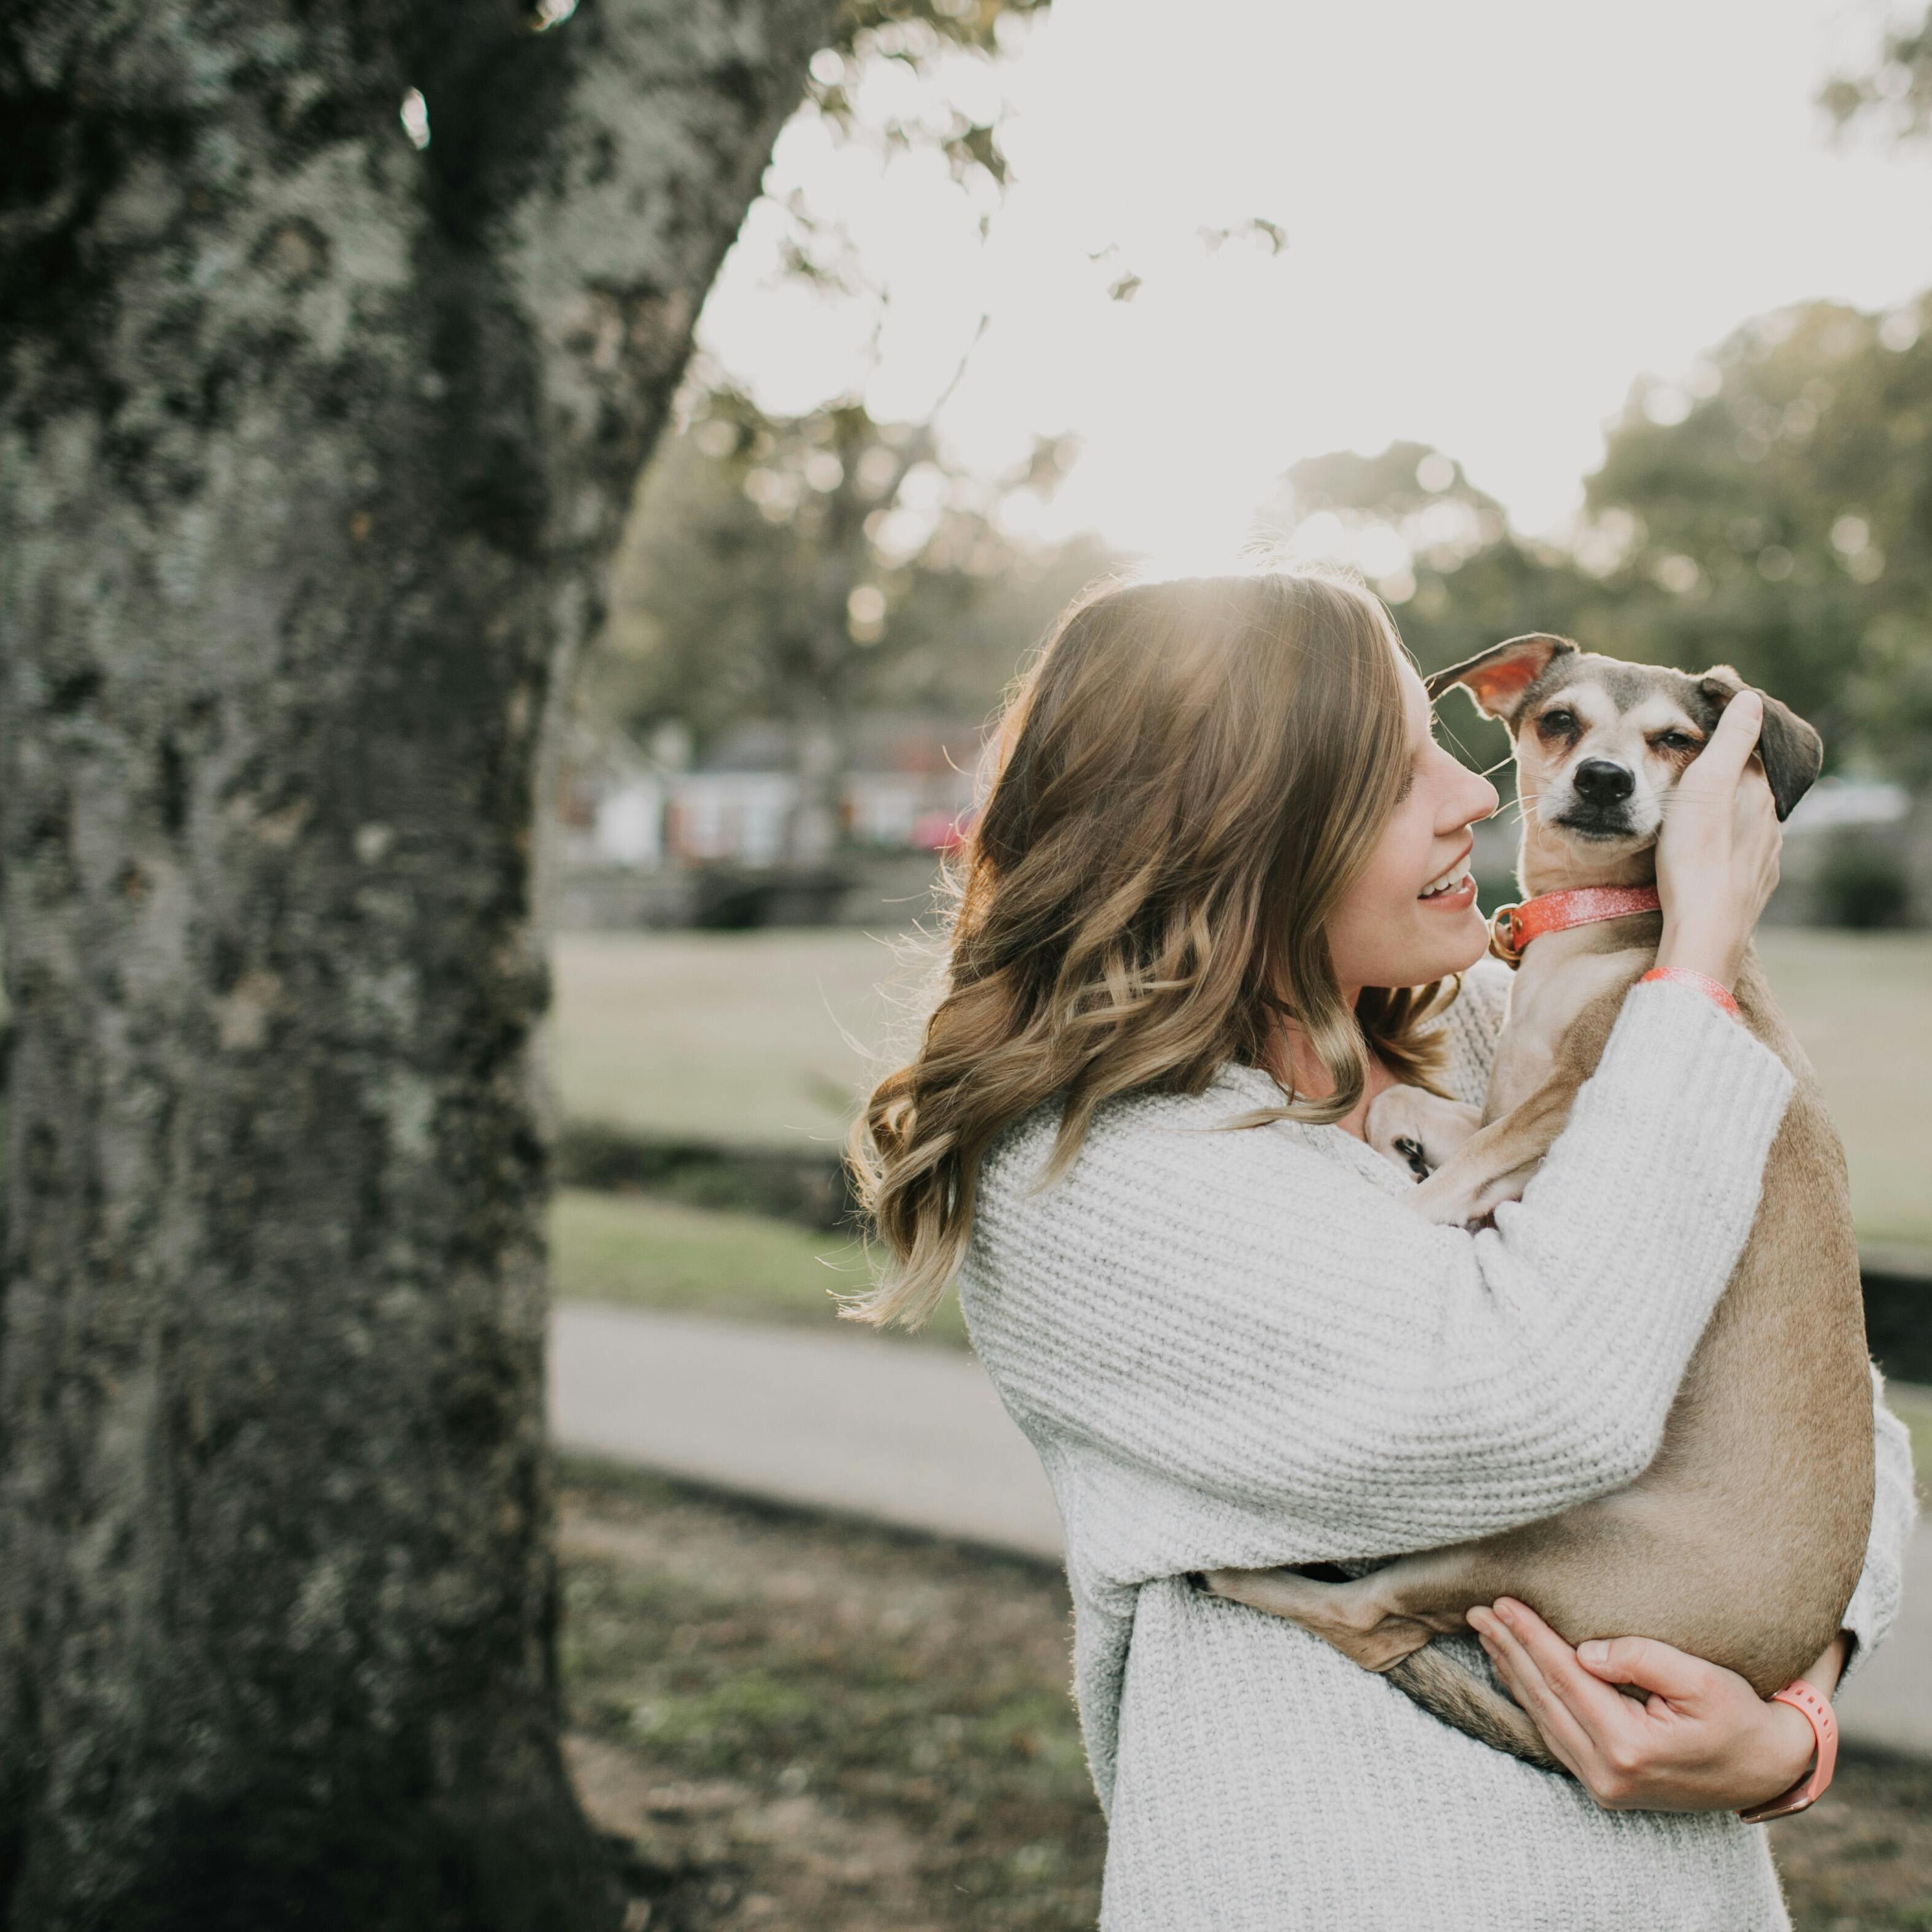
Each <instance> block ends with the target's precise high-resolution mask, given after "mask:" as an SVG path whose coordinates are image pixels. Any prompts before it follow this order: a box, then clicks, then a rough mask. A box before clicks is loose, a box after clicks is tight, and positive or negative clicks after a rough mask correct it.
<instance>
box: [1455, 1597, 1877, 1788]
mask: <svg viewBox="0 0 1932 1932" xmlns="http://www.w3.org/2000/svg"><path fill="white" fill-rule="evenodd" d="M1469 1625H1470V1627H1471V1628H1472V1629H1473V1630H1474V1631H1475V1633H1476V1634H1477V1635H1478V1637H1480V1638H1481V1640H1482V1644H1483V1648H1484V1650H1485V1651H1487V1652H1488V1653H1489V1655H1490V1661H1492V1662H1493V1664H1495V1665H1496V1670H1497V1673H1498V1675H1499V1676H1501V1678H1502V1681H1503V1683H1504V1685H1505V1688H1507V1689H1508V1691H1509V1693H1510V1694H1511V1696H1512V1697H1514V1698H1515V1700H1517V1703H1519V1704H1520V1705H1521V1706H1523V1709H1524V1710H1526V1712H1529V1715H1530V1717H1531V1718H1532V1719H1533V1720H1534V1721H1535V1725H1536V1727H1537V1729H1538V1730H1539V1731H1541V1733H1543V1737H1544V1742H1545V1743H1546V1744H1547V1745H1549V1747H1550V1751H1551V1752H1552V1754H1553V1755H1554V1756H1555V1757H1557V1758H1559V1759H1560V1760H1562V1763H1564V1764H1565V1765H1567V1766H1568V1767H1569V1769H1571V1771H1572V1772H1574V1773H1575V1774H1576V1776H1577V1780H1578V1781H1579V1782H1580V1784H1582V1785H1583V1787H1584V1789H1585V1790H1587V1791H1588V1792H1589V1794H1590V1795H1591V1796H1592V1797H1593V1798H1594V1799H1595V1800H1596V1801H1597V1802H1598V1804H1599V1805H1602V1806H1603V1807H1604V1808H1605V1809H1606V1810H1607V1811H1740V1810H1743V1809H1745V1808H1748V1807H1749V1806H1751V1805H1758V1804H1761V1803H1763V1802H1764V1801H1765V1800H1766V1799H1769V1798H1775V1797H1776V1796H1778V1794H1779V1793H1781V1792H1783V1791H1786V1790H1789V1789H1790V1787H1792V1786H1793V1785H1794V1784H1796V1783H1797V1782H1798V1781H1799V1778H1802V1777H1803V1776H1804V1775H1805V1768H1806V1767H1807V1766H1808V1765H1809V1764H1810V1763H1811V1757H1812V1754H1813V1751H1814V1750H1815V1748H1816V1740H1815V1739H1814V1737H1813V1736H1812V1733H1811V1726H1810V1724H1808V1723H1807V1722H1806V1721H1805V1718H1803V1717H1802V1716H1801V1715H1799V1712H1796V1711H1794V1710H1793V1709H1792V1708H1791V1706H1790V1705H1788V1704H1778V1703H1772V1702H1771V1701H1770V1700H1769V1699H1766V1698H1762V1697H1759V1695H1758V1694H1757V1692H1756V1691H1754V1690H1753V1689H1752V1688H1751V1685H1750V1684H1749V1683H1748V1682H1747V1681H1746V1680H1745V1679H1743V1678H1742V1677H1740V1676H1738V1675H1737V1673H1736V1672H1735V1671H1730V1670H1725V1669H1724V1668H1723V1667H1721V1665H1718V1664H1707V1663H1706V1662H1705V1661H1703V1658H1697V1657H1692V1656H1690V1655H1687V1654H1686V1653H1685V1652H1683V1651H1681V1650H1675V1649H1672V1648H1671V1646H1670V1645H1669V1644H1667V1643H1654V1642H1653V1641H1652V1640H1650V1639H1649V1638H1648V1637H1613V1638H1610V1639H1609V1640H1603V1639H1598V1640H1594V1641H1592V1642H1591V1643H1586V1644H1584V1645H1583V1646H1581V1647H1580V1649H1577V1650H1572V1649H1571V1648H1570V1646H1569V1645H1568V1644H1567V1643H1565V1642H1564V1641H1563V1640H1562V1638H1561V1637H1559V1636H1558V1635H1557V1634H1556V1632H1555V1631H1553V1630H1552V1629H1551V1628H1550V1626H1549V1625H1547V1623H1545V1622H1544V1621H1543V1619H1541V1617H1539V1616H1538V1615H1537V1614H1536V1613H1535V1611H1534V1610H1532V1609H1530V1608H1529V1606H1528V1605H1527V1604H1520V1603H1517V1602H1516V1601H1514V1600H1512V1599H1511V1598H1508V1597H1505V1598H1500V1599H1499V1601H1497V1603H1496V1605H1495V1606H1494V1607H1493V1609H1492V1610H1483V1609H1480V1608H1479V1609H1476V1610H1472V1611H1470V1613H1469ZM1843 1642H1844V1640H1843V1638H1840V1639H1838V1640H1837V1641H1836V1642H1835V1643H1834V1644H1833V1646H1832V1649H1830V1650H1829V1651H1827V1652H1826V1654H1825V1655H1824V1656H1823V1657H1822V1658H1820V1659H1819V1661H1818V1665H1817V1666H1815V1667H1814V1669H1813V1670H1812V1671H1811V1672H1808V1673H1806V1675H1807V1676H1808V1677H1809V1678H1811V1679H1814V1680H1820V1679H1822V1682H1821V1683H1820V1688H1822V1689H1823V1691H1824V1692H1825V1693H1826V1695H1827V1696H1829V1694H1830V1693H1831V1691H1832V1688H1833V1686H1834V1685H1835V1684H1836V1682H1837V1681H1838V1672H1839V1670H1841V1668H1842V1667H1843ZM1619 1684H1628V1685H1635V1686H1636V1687H1637V1688H1638V1689H1640V1690H1641V1691H1645V1692H1647V1693H1648V1696H1646V1697H1643V1699H1641V1700H1640V1699H1637V1698H1635V1697H1628V1696H1626V1695H1625V1694H1624V1693H1623V1692H1622V1691H1619V1690H1618V1689H1617V1688H1616V1686H1617V1685H1619Z"/></svg>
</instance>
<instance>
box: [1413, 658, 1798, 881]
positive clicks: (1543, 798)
mask: <svg viewBox="0 0 1932 1932" xmlns="http://www.w3.org/2000/svg"><path fill="white" fill-rule="evenodd" d="M1456 684H1460V685H1463V687H1464V688H1466V690H1467V691H1469V694H1470V696H1471V697H1473V698H1474V699H1475V700H1476V704H1477V706H1478V709H1480V710H1481V712H1483V713H1484V715H1485V716H1486V717H1490V718H1501V719H1502V721H1503V722H1504V723H1505V724H1507V725H1508V727H1509V730H1510V735H1511V738H1512V739H1514V741H1515V745H1516V763H1517V792H1518V794H1519V795H1520V797H1521V798H1522V799H1523V871H1524V879H1523V883H1524V884H1525V886H1527V887H1529V888H1530V889H1532V890H1548V889H1550V886H1551V885H1553V884H1595V883H1613V882H1622V881H1624V880H1631V879H1635V878H1639V877H1646V878H1647V877H1649V875H1650V872H1651V871H1652V865H1653V863H1654V862H1653V861H1652V859H1651V858H1650V853H1651V850H1652V847H1654V846H1655V844H1656V842H1657V835H1658V829H1659V828H1660V827H1661V826H1662V824H1663V823H1664V800H1665V799H1667V797H1668V796H1669V795H1670V792H1671V790H1672V789H1673V787H1675V786H1676V783H1677V781H1678V780H1679V778H1682V776H1683V775H1684V772H1685V768H1686V767H1687V766H1688V765H1689V764H1690V763H1691V760H1693V759H1694V758H1695V757H1697V754H1698V753H1699V751H1701V750H1702V749H1703V746H1704V741H1705V740H1706V739H1707V738H1708V737H1709V736H1710V734H1711V733H1712V731H1713V730H1715V728H1716V727H1717V723H1718V718H1719V717H1720V716H1721V715H1722V713H1723V711H1724V706H1726V705H1727V704H1728V703H1730V701H1731V700H1732V699H1733V697H1736V695H1737V694H1738V693H1739V691H1742V690H1743V689H1744V688H1745V685H1744V680H1743V679H1742V678H1740V677H1739V676H1738V674H1737V673H1736V671H1734V670H1732V669H1731V667H1730V665H1728V664H1717V665H1714V666H1713V667H1712V668H1711V669H1710V670H1707V671H1704V672H1702V673H1689V672H1685V671H1681V670H1671V669H1670V668H1669V667H1667V666H1665V665H1662V664H1626V663H1625V662H1624V661H1622V659H1620V658H1607V657H1599V656H1598V655H1597V654H1596V653H1595V652H1593V651H1585V650H1581V649H1578V647H1577V646H1576V645H1575V644H1574V643H1571V641H1570V640H1568V638H1567V637H1549V636H1546V635H1544V634H1542V633H1541V632H1538V633H1537V634H1533V635H1532V636H1529V637H1512V638H1511V639H1510V640H1509V641H1508V643H1502V644H1498V645H1497V646H1496V647H1495V649H1493V650H1487V651H1484V652H1482V653H1481V655H1478V656H1476V657H1473V658H1469V660H1468V661H1466V663H1463V664H1452V665H1451V666H1450V667H1449V668H1448V670H1444V671H1439V672H1437V673H1436V675H1435V676H1433V677H1432V678H1431V679H1430V680H1429V694H1430V697H1439V696H1441V694H1442V693H1443V692H1444V691H1447V690H1448V688H1449V687H1450V686H1451V685H1456ZM1759 695H1760V697H1764V694H1763V693H1762V692H1760V694H1759ZM1757 750H1758V757H1759V758H1760V760H1761V761H1762V762H1763V766H1764V772H1765V776H1766V778H1767V779H1768V780H1769V781H1770V784H1771V794H1772V800H1773V802H1775V804H1776V805H1777V808H1778V817H1780V818H1783V817H1786V816H1787V814H1789V813H1790V810H1791V808H1792V807H1793V805H1796V803H1797V802H1798V801H1799V799H1801V798H1802V797H1803V796H1804V795H1805V793H1806V792H1807V791H1808V790H1810V789H1811V784H1812V782H1813V781H1814V779H1815V778H1817V775H1818V772H1819V767H1820V765H1821V763H1823V757H1824V745H1823V741H1822V740H1821V739H1820V737H1819V736H1818V734H1817V732H1816V731H1814V730H1812V728H1811V726H1810V725H1808V724H1806V723H1805V721H1804V719H1803V718H1800V717H1799V716H1798V715H1796V712H1793V711H1792V710H1791V709H1790V708H1789V707H1788V706H1785V705H1783V704H1781V703H1778V700H1777V699H1776V698H1775V697H1764V724H1763V730H1761V732H1760V735H1759V738H1758V746H1757ZM1532 872H1535V873H1537V874H1540V875H1541V878H1540V880H1539V882H1538V883H1536V884H1535V885H1532V880H1531V877H1530V874H1532ZM1584 874H1588V875H1589V876H1588V877H1585V876H1583V875H1584Z"/></svg>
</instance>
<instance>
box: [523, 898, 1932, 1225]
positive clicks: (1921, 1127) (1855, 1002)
mask: <svg viewBox="0 0 1932 1932" xmlns="http://www.w3.org/2000/svg"><path fill="white" fill-rule="evenodd" d="M1759 950H1760V953H1762V955H1763V959H1764V961H1765V965H1766V968H1767V970H1768V971H1769V973H1770V975H1771V979H1772V984H1773V985H1774V986H1775V987H1776V989H1777V990H1778V997H1779V998H1780V999H1781V1001H1783V1002H1784V1007H1785V1010H1786V1011H1787V1013H1788V1014H1789V1015H1790V1019H1791V1022H1792V1025H1793V1028H1794V1029H1795V1030H1796V1033H1797V1034H1798V1037H1799V1040H1801V1041H1802V1042H1803V1043H1804V1046H1805V1051H1806V1052H1808V1054H1809V1055H1811V1059H1812V1061H1813V1063H1814V1064H1815V1065H1816V1067H1817V1069H1818V1073H1819V1076H1820V1079H1821V1080H1822V1081H1823V1083H1824V1088H1825V1093H1826V1099H1827V1100H1828V1102H1829V1104H1830V1106H1831V1109H1832V1118H1834V1120H1835V1121H1836V1122H1837V1123H1838V1130H1839V1132H1840V1133H1841V1134H1842V1135H1843V1136H1844V1139H1845V1145H1846V1153H1847V1154H1848V1156H1849V1160H1850V1163H1851V1171H1852V1205H1853V1208H1854V1211H1855V1214H1856V1215H1857V1217H1858V1233H1859V1237H1860V1238H1861V1240H1863V1241H1867V1242H1895V1243H1899V1244H1903V1245H1906V1246H1908V1247H1924V1248H1927V1249H1932V1107H1928V1106H1927V1105H1926V1104H1925V1100H1924V1096H1925V1094H1926V1093H1927V1090H1928V1089H1932V998H1927V990H1926V989H1927V988H1928V987H1932V934H1928V933H1922V932H1870V933H1857V932H1811V931H1796V930H1793V929H1788V928H1781V929H1774V930H1770V931H1767V932H1763V933H1762V934H1761V935H1760V938H1759ZM555 968H556V992H557V1001H556V1019H555V1022H554V1040H553V1062H554V1064H555V1067H556V1076H557V1081H558V1085H559V1097H560V1099H561V1100H562V1106H563V1111H564V1112H565V1115H568V1117H569V1118H572V1119H576V1120H594V1121H613V1122H616V1123H618V1124H622V1125H628V1126H630V1127H635V1128H637V1129H640V1130H645V1131H649V1132H652V1133H660V1134H666V1135H673V1136H688V1137H691V1138H695V1139H713V1140H721V1141H737V1142H753V1143H763V1144H766V1145H772V1144H777V1145H786V1146H791V1147H799V1146H811V1145H822V1146H823V1147H824V1148H826V1151H830V1150H832V1148H835V1147H836V1145H837V1144H838V1141H839V1139H841V1136H842V1135H843V1133H844V1128H845V1126H846V1124H847V1122H848V1121H850V1119H851V1118H852V1116H853V1113H854V1112H855V1111H856V1107H857V1106H858V1103H859V1096H860V1094H862V1092H863V1091H865V1089H866V1088H867V1087H868V1085H869V1084H870V1082H871V1081H872V1080H873V1079H876V1078H877V1076H878V1074H879V1073H880V1072H881V1071H883V1070H884V1068H885V1067H887V1066H888V1065H889V1064H891V1063H892V1061H893V1059H894V1058H895V1057H898V1055H895V1052H894V1051H893V1049H895V1048H896V1049H898V1050H899V1052H901V1053H902V1052H903V1050H904V1048H905V1047H906V1046H907V1044H908V1042H909V1034H910V1030H911V1028H912V1027H913V1022H914V1019H915V1016H916V1014H917V1013H918V1011H919V1006H920V998H919V974H918V972H917V971H916V970H915V969H914V968H913V967H912V966H910V965H905V964H902V963H901V962H900V961H899V960H898V959H897V958H896V957H895V953H894V951H893V950H892V945H891V944H890V943H889V941H886V940H883V939H879V938H874V937H872V936H871V935H868V934H865V933H862V932H751V933H637V934H632V933H579V934H568V935H564V936H563V937H562V938H561V939H559V941H558V942H557V945H556V953H555Z"/></svg>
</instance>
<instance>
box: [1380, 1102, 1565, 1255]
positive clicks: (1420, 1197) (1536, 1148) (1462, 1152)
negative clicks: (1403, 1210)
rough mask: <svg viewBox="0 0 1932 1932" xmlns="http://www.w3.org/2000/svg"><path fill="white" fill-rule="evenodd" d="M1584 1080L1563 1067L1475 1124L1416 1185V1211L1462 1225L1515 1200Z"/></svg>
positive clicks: (1433, 1219)
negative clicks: (1497, 1115) (1519, 1100)
mask: <svg viewBox="0 0 1932 1932" xmlns="http://www.w3.org/2000/svg"><path fill="white" fill-rule="evenodd" d="M1582 1084H1583V1082H1582V1078H1581V1076H1580V1075H1576V1074H1574V1073H1572V1072H1571V1070H1569V1069H1568V1068H1564V1069H1561V1070H1559V1071H1558V1072H1557V1073H1554V1074H1553V1075H1552V1076H1551V1077H1550V1079H1548V1080H1547V1081H1545V1082H1544V1084H1543V1085H1541V1087H1539V1088H1538V1089H1537V1090H1536V1091H1535V1093H1534V1094H1531V1096H1530V1097H1529V1099H1528V1100H1526V1101H1524V1102H1523V1104H1522V1105H1521V1106H1519V1107H1513V1108H1511V1110H1510V1111H1509V1112H1508V1113H1507V1114H1505V1115H1503V1116H1502V1118H1501V1119H1500V1120H1496V1121H1491V1122H1490V1124H1489V1125H1488V1126H1487V1127H1481V1128H1479V1129H1478V1130H1477V1131H1476V1132H1475V1133H1473V1134H1472V1135H1471V1136H1469V1139H1467V1140H1466V1141H1465V1142H1463V1145H1461V1146H1460V1148H1457V1150H1456V1151H1455V1152H1454V1154H1451V1156H1450V1157H1449V1158H1448V1160H1446V1161H1445V1162H1444V1163H1443V1164H1442V1166H1440V1167H1439V1168H1438V1169H1436V1172H1434V1173H1433V1174H1432V1175H1430V1177H1429V1178H1428V1179H1427V1181H1424V1183H1423V1184H1422V1185H1421V1187H1418V1189H1417V1190H1415V1199H1414V1205H1415V1209H1416V1211H1417V1212H1418V1214H1423V1215H1425V1216H1427V1218H1428V1219H1429V1220H1432V1221H1439V1222H1442V1223H1445V1224H1446V1225H1447V1226H1450V1227H1456V1228H1460V1227H1466V1226H1468V1225H1469V1223H1472V1222H1475V1221H1480V1220H1483V1219H1484V1217H1485V1216H1487V1215H1488V1214H1493V1212H1494V1211H1496V1208H1498V1207H1499V1206H1500V1205H1502V1203H1503V1202H1505V1201H1514V1200H1516V1199H1517V1198H1518V1197H1519V1196H1520V1195H1521V1194H1522V1193H1523V1189H1524V1187H1526V1185H1527V1184H1528V1183H1529V1178H1530V1176H1531V1175H1532V1174H1534V1173H1535V1172H1536V1170H1537V1169H1538V1166H1540V1165H1541V1163H1542V1160H1543V1157H1544V1155H1545V1154H1547V1153H1548V1152H1549V1151H1550V1143H1551V1142H1553V1140H1555V1139H1556V1136H1558V1135H1559V1134H1560V1133H1562V1131H1563V1124H1564V1123H1565V1121H1567V1120H1568V1118H1570V1108H1571V1103H1572V1102H1573V1101H1574V1100H1575V1099H1576V1097H1577V1088H1578V1087H1580V1085H1582Z"/></svg>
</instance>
